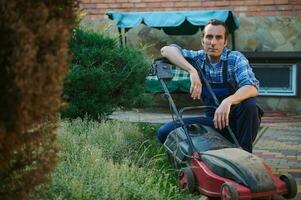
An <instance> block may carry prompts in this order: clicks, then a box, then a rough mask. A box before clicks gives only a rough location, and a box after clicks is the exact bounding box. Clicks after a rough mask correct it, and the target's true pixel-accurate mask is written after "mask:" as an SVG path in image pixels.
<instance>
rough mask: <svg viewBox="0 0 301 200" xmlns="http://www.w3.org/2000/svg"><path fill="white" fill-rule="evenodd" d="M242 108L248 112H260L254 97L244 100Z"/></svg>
mask: <svg viewBox="0 0 301 200" xmlns="http://www.w3.org/2000/svg"><path fill="white" fill-rule="evenodd" d="M241 106H242V110H243V111H245V112H247V113H258V108H257V102H256V99H255V98H254V97H252V98H249V99H247V100H245V101H243V102H242V104H241Z"/></svg>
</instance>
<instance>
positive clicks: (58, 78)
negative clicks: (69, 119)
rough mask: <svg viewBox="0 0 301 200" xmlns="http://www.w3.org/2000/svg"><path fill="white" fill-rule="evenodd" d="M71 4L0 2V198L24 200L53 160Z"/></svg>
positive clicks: (70, 0) (67, 0)
mask: <svg viewBox="0 0 301 200" xmlns="http://www.w3.org/2000/svg"><path fill="white" fill-rule="evenodd" d="M76 7H77V5H76V0H45V1H35V0H27V1H18V0H9V1H1V4H0V12H1V18H0V27H1V28H0V41H1V48H0V66H1V67H0V94H1V98H0V105H1V106H0V199H26V198H27V197H28V194H29V193H30V192H32V191H33V188H34V187H35V186H36V185H37V184H40V183H44V182H46V181H47V177H48V176H47V175H48V173H49V172H50V171H51V169H52V168H53V166H54V164H55V163H56V159H57V155H56V152H57V150H56V149H57V148H56V144H55V137H56V135H55V130H56V127H57V122H58V119H59V118H58V112H59V109H60V106H61V102H60V97H61V92H62V85H63V84H62V83H63V77H64V75H65V74H66V72H67V67H68V62H69V54H68V48H67V47H68V41H69V37H70V31H71V30H72V28H73V23H74V21H75V14H74V13H75V12H74V11H75V9H76Z"/></svg>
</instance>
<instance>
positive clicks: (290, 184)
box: [279, 174, 297, 199]
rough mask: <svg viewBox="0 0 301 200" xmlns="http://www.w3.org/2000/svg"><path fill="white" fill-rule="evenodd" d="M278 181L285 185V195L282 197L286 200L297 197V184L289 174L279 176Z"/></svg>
mask: <svg viewBox="0 0 301 200" xmlns="http://www.w3.org/2000/svg"><path fill="white" fill-rule="evenodd" d="M279 178H280V180H282V181H283V182H284V183H285V186H286V188H287V194H284V195H282V196H283V197H284V198H286V199H292V198H294V197H295V196H296V195H297V183H296V180H295V179H294V177H293V176H292V175H290V174H283V175H280V177H279Z"/></svg>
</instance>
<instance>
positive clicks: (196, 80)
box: [190, 70, 202, 99]
mask: <svg viewBox="0 0 301 200" xmlns="http://www.w3.org/2000/svg"><path fill="white" fill-rule="evenodd" d="M190 82H191V86H190V94H191V98H193V99H200V97H201V92H202V83H201V81H200V77H199V75H198V72H197V71H196V70H193V71H192V72H190Z"/></svg>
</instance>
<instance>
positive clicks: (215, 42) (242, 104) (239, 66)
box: [157, 20, 263, 153]
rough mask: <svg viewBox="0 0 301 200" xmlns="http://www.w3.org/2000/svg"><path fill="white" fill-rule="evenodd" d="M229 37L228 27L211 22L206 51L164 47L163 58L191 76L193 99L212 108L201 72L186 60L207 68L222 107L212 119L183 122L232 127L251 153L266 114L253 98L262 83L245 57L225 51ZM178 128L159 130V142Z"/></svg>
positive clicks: (169, 126)
mask: <svg viewBox="0 0 301 200" xmlns="http://www.w3.org/2000/svg"><path fill="white" fill-rule="evenodd" d="M228 36H229V32H228V28H227V26H226V25H225V23H223V22H221V21H218V20H210V21H209V22H208V24H207V25H206V26H205V28H204V31H203V37H202V45H203V47H204V50H199V51H192V50H186V49H182V48H181V47H179V46H177V45H170V46H165V47H163V48H162V49H161V54H162V56H163V57H166V58H167V59H168V60H169V61H170V62H171V63H173V64H175V65H177V66H179V67H180V68H182V69H184V70H186V71H187V72H188V73H189V74H190V81H191V88H190V94H191V97H192V98H193V99H200V97H201V96H202V99H203V101H204V103H205V104H207V105H208V104H209V105H212V102H213V99H212V97H211V96H210V94H209V93H208V90H207V89H206V88H205V87H204V86H203V85H202V83H201V81H200V78H199V74H198V71H197V70H196V69H195V68H194V67H193V66H192V65H191V64H190V63H189V62H188V61H187V60H186V59H185V57H188V58H193V60H195V62H197V63H198V64H199V66H202V65H203V64H204V69H203V72H204V74H205V77H206V79H207V80H208V82H209V83H210V85H211V86H212V88H213V91H214V93H215V94H216V95H217V98H218V100H219V102H220V105H219V107H218V108H217V109H216V110H215V112H213V113H212V114H211V116H209V117H211V118H204V117H191V118H186V119H184V123H185V124H193V123H203V124H207V125H212V126H214V127H215V128H216V129H219V130H221V132H225V130H224V128H225V127H226V126H228V125H229V126H230V127H231V128H232V130H233V132H234V134H235V135H236V138H237V140H238V142H239V143H240V145H241V147H242V148H243V149H244V150H246V151H248V152H250V153H252V143H253V141H254V140H255V138H256V135H257V131H258V127H259V125H260V121H261V116H262V114H263V113H262V110H261V109H259V107H258V106H257V104H256V99H255V98H254V97H256V96H258V87H259V82H258V80H257V79H256V78H255V76H254V73H253V72H252V69H251V67H250V65H249V63H248V60H247V59H246V58H245V56H244V55H243V54H241V53H240V52H237V51H230V50H228V49H227V48H226V46H227V39H228ZM209 115H210V113H209ZM212 118H213V119H212ZM179 126H180V125H179V124H176V123H175V122H169V123H167V124H165V125H163V126H162V127H160V129H159V130H158V135H157V136H158V138H159V140H160V141H161V142H162V143H163V142H164V141H165V140H166V137H167V135H168V134H169V132H170V131H172V130H173V129H175V128H176V127H179ZM226 137H227V136H226ZM228 138H229V137H228Z"/></svg>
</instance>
